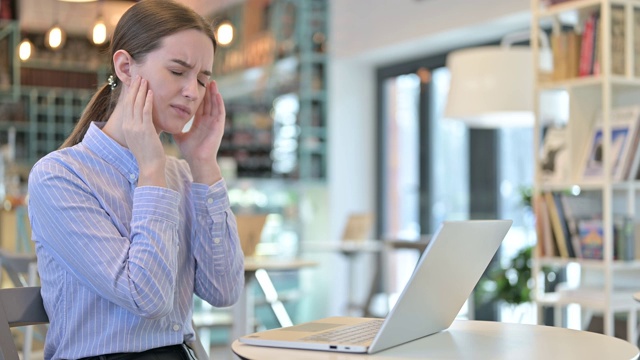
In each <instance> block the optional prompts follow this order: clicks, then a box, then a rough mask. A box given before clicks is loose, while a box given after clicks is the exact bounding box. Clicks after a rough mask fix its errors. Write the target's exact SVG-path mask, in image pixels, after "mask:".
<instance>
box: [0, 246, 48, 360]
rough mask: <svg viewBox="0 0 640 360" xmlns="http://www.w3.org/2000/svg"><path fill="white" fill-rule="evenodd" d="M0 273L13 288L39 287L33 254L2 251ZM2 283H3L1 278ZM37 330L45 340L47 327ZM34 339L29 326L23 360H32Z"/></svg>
mask: <svg viewBox="0 0 640 360" xmlns="http://www.w3.org/2000/svg"><path fill="white" fill-rule="evenodd" d="M0 271H3V272H4V273H6V275H7V276H8V277H9V279H10V280H11V283H12V285H13V287H25V286H36V285H38V267H37V262H36V256H35V255H33V254H16V253H12V252H9V251H6V250H2V249H0ZM0 283H2V278H1V277H0ZM35 330H36V333H37V336H38V338H40V339H44V337H45V336H46V334H47V327H46V326H44V325H39V326H37V327H36V329H35ZM33 338H34V327H32V326H29V327H27V328H25V329H24V339H23V344H22V359H23V360H30V359H31V349H32V346H33Z"/></svg>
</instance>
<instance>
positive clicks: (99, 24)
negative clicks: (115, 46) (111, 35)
mask: <svg viewBox="0 0 640 360" xmlns="http://www.w3.org/2000/svg"><path fill="white" fill-rule="evenodd" d="M91 41H93V43H94V44H96V45H102V44H104V42H105V41H107V26H106V25H105V24H104V20H102V18H98V20H96V23H95V24H94V25H93V31H92V33H91Z"/></svg>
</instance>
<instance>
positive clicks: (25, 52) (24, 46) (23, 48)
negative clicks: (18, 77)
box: [18, 38, 35, 61]
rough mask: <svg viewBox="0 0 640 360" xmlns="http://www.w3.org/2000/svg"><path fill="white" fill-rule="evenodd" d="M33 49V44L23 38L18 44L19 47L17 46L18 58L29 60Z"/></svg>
mask: <svg viewBox="0 0 640 360" xmlns="http://www.w3.org/2000/svg"><path fill="white" fill-rule="evenodd" d="M34 49H35V48H34V46H33V43H32V42H31V41H30V40H29V39H27V38H24V40H22V42H20V45H18V56H19V57H20V60H22V61H27V60H29V58H31V55H33V51H34Z"/></svg>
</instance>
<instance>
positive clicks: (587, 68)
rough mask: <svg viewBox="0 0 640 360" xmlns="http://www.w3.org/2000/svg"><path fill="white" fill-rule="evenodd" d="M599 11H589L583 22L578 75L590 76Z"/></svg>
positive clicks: (592, 66) (592, 67)
mask: <svg viewBox="0 0 640 360" xmlns="http://www.w3.org/2000/svg"><path fill="white" fill-rule="evenodd" d="M598 18H599V13H598V12H593V13H591V14H590V15H589V16H588V17H587V19H586V20H585V22H584V29H583V31H582V37H581V41H580V62H579V67H578V75H579V76H590V75H592V74H593V69H594V60H595V56H594V55H595V53H596V52H597V49H596V48H595V44H596V36H597V33H598V31H597V28H596V26H597V25H598Z"/></svg>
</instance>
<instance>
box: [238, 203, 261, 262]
mask: <svg viewBox="0 0 640 360" xmlns="http://www.w3.org/2000/svg"><path fill="white" fill-rule="evenodd" d="M266 221H267V214H238V215H236V223H237V225H238V237H239V238H240V246H241V247H242V253H243V254H244V256H245V257H250V256H253V255H255V252H256V247H257V246H258V243H259V242H260V239H261V237H262V229H263V228H264V224H265V222H266Z"/></svg>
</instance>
